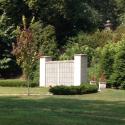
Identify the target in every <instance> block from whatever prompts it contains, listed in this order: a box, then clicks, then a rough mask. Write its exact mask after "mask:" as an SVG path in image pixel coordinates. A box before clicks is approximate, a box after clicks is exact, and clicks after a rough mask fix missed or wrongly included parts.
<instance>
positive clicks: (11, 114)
mask: <svg viewBox="0 0 125 125" xmlns="http://www.w3.org/2000/svg"><path fill="white" fill-rule="evenodd" d="M34 98H35V97H34ZM0 124H1V125H69V124H71V125H112V124H113V125H123V124H125V101H101V100H79V99H70V98H69V99H65V98H61V99H60V98H58V97H57V98H50V97H48V98H44V99H29V98H28V99H23V98H19V97H0Z"/></svg>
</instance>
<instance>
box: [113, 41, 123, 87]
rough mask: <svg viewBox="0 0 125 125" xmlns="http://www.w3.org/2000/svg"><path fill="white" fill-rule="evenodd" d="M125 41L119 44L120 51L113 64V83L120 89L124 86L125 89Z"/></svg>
mask: <svg viewBox="0 0 125 125" xmlns="http://www.w3.org/2000/svg"><path fill="white" fill-rule="evenodd" d="M124 55H125V40H123V41H120V42H119V46H118V51H117V53H116V55H115V60H114V64H113V74H112V76H111V81H112V84H113V86H114V87H116V88H119V87H120V86H122V87H123V88H124V84H125V83H124V79H125V59H124Z"/></svg>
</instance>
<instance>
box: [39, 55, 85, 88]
mask: <svg viewBox="0 0 125 125" xmlns="http://www.w3.org/2000/svg"><path fill="white" fill-rule="evenodd" d="M83 82H87V56H86V55H83V54H77V55H74V60H65V61H52V58H51V57H48V56H44V57H42V58H41V59H40V86H41V87H48V86H50V85H51V86H55V85H66V86H70V85H73V86H77V85H80V84H81V83H83Z"/></svg>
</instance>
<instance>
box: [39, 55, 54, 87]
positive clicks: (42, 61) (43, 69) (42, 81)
mask: <svg viewBox="0 0 125 125" xmlns="http://www.w3.org/2000/svg"><path fill="white" fill-rule="evenodd" d="M48 61H52V58H51V57H50V56H43V57H41V58H40V82H39V86H40V87H45V86H46V62H48Z"/></svg>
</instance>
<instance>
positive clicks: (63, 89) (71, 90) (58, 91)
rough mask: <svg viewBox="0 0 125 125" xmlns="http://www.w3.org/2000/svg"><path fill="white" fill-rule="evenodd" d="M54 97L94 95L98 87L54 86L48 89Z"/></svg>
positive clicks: (85, 85)
mask: <svg viewBox="0 0 125 125" xmlns="http://www.w3.org/2000/svg"><path fill="white" fill-rule="evenodd" d="M49 91H50V92H51V93H53V94H54V95H82V94H89V93H96V92H97V91H98V87H97V86H96V85H90V84H84V85H81V86H54V87H51V88H50V89H49Z"/></svg>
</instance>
